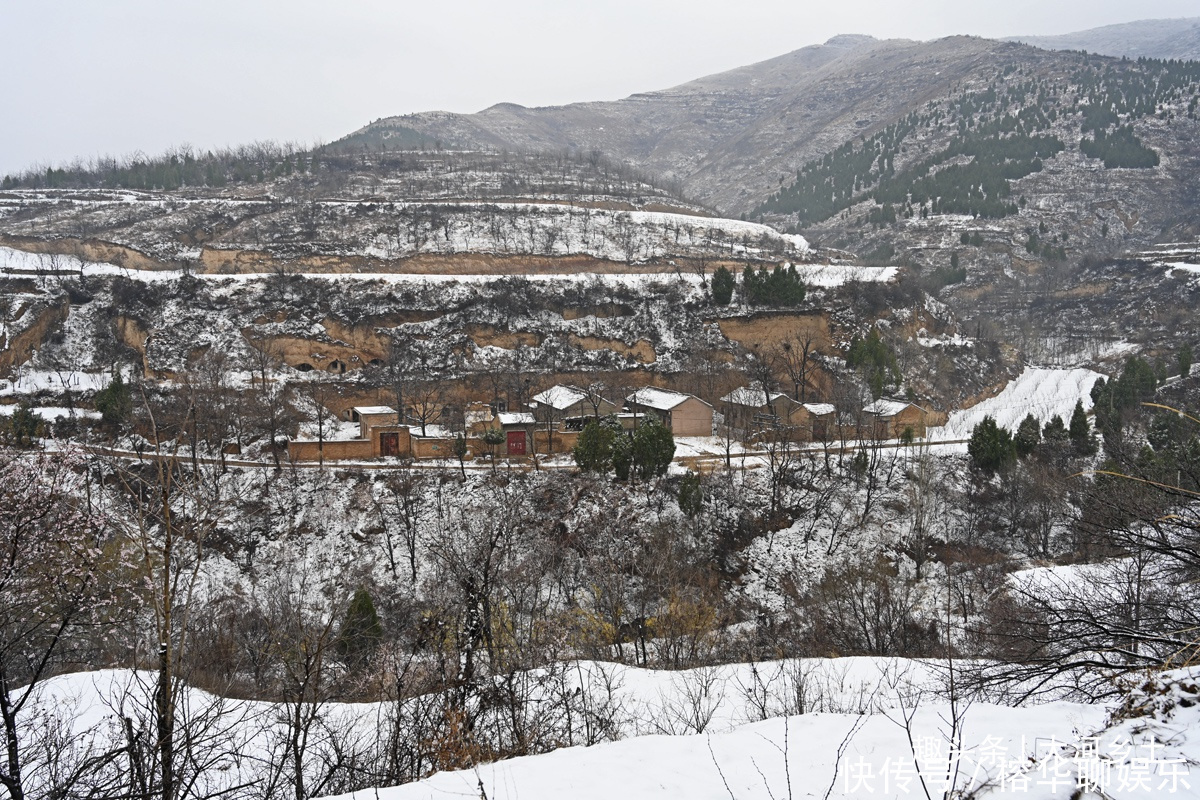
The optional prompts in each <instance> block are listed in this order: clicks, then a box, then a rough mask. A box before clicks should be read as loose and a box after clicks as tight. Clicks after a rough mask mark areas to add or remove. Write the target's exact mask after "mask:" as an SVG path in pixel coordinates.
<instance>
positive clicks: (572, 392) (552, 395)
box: [531, 384, 588, 411]
mask: <svg viewBox="0 0 1200 800" xmlns="http://www.w3.org/2000/svg"><path fill="white" fill-rule="evenodd" d="M587 397H588V393H587V392H585V391H584V390H583V389H580V388H578V387H576V386H565V385H563V384H558V385H556V386H551V387H550V388H549V389H547V390H546V391H544V392H541V393H540V394H535V395H534V396H533V397H532V398H531V399H532V400H533V402H534V403H537V404H538V405H540V406H550V407H551V408H553V409H555V410H556V411H565V410H566V409H568V408H570V407H571V406H573V405H575V404H576V403H578V402H580V401H582V400H586V399H587Z"/></svg>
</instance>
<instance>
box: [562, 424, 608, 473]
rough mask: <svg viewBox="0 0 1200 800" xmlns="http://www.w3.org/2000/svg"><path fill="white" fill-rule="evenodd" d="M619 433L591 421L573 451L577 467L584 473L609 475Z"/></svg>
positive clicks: (584, 427) (585, 426) (584, 428)
mask: <svg viewBox="0 0 1200 800" xmlns="http://www.w3.org/2000/svg"><path fill="white" fill-rule="evenodd" d="M617 435H618V434H617V433H616V432H614V431H613V430H611V429H609V428H608V427H607V426H604V425H601V424H600V423H599V422H598V421H596V420H594V419H593V420H589V421H588V424H587V425H584V426H583V432H582V433H580V434H579V440H578V441H577V442H576V443H575V447H574V448H572V450H571V455H572V456H574V457H575V466H577V467H579V469H581V470H583V471H584V472H598V473H601V474H604V473H607V472H608V470H609V469H610V468H611V467H612V460H613V441H614V440H615V439H616V437H617Z"/></svg>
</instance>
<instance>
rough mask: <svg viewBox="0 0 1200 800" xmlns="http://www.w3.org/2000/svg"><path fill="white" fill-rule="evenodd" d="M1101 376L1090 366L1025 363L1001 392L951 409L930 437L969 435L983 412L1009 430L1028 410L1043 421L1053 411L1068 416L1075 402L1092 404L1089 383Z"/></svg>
mask: <svg viewBox="0 0 1200 800" xmlns="http://www.w3.org/2000/svg"><path fill="white" fill-rule="evenodd" d="M1103 377H1104V376H1103V375H1101V374H1100V373H1098V372H1093V371H1092V370H1090V369H1046V368H1043V367H1026V368H1025V371H1024V372H1022V373H1021V374H1020V376H1018V377H1017V379H1016V380H1014V381H1012V382H1011V383H1010V384H1008V385H1007V386H1006V387H1004V390H1003V391H1001V392H1000V394H998V395H996V396H995V397H992V398H990V399H988V400H984V401H983V402H981V403H978V404H976V405H974V406H972V407H970V408H966V409H963V410H962V411H955V412H953V413H951V414H950V419H949V421H948V422H947V423H946V424H945V425H944V426H943V427H941V428H937V429H933V430H931V431H930V438H931V439H934V440H945V439H968V438H970V436H971V431H972V430H974V428H975V426H976V425H978V424H979V423H980V422H981V421H983V418H984V417H985V416H990V417H992V418H993V419H995V420H996V424H997V425H999V426H1000V427H1002V428H1007V429H1008V430H1010V431H1015V430H1016V429H1017V426H1018V425H1020V424H1021V420H1023V419H1025V416H1026V415H1027V414H1033V416H1035V417H1036V418H1037V419H1038V420H1039V421H1041V422H1042V423H1043V424H1044V423H1046V422H1047V421H1049V419H1050V418H1051V417H1053V416H1054V415H1056V414H1057V415H1058V416H1060V417H1062V418H1063V420H1069V419H1070V418H1071V411H1072V410H1073V409H1074V408H1075V403H1077V402H1082V403H1083V407H1084V410H1087V409H1089V408H1091V407H1092V398H1091V391H1092V386H1093V384H1095V383H1096V381H1097V380H1098V379H1100V378H1103Z"/></svg>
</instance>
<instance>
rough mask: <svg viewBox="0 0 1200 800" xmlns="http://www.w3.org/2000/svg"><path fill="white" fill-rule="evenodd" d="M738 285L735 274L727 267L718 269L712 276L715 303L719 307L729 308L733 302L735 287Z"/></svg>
mask: <svg viewBox="0 0 1200 800" xmlns="http://www.w3.org/2000/svg"><path fill="white" fill-rule="evenodd" d="M735 284H736V281H735V280H734V277H733V273H732V272H730V271H729V269H728V268H727V267H724V266H721V267H717V269H716V271H715V272H713V276H712V296H713V302H714V303H716V304H717V305H719V306H727V305H729V304H730V303H731V302H732V301H733V287H734V285H735Z"/></svg>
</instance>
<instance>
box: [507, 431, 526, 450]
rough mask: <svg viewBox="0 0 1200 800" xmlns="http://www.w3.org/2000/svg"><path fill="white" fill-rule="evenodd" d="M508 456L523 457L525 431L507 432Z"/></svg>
mask: <svg viewBox="0 0 1200 800" xmlns="http://www.w3.org/2000/svg"><path fill="white" fill-rule="evenodd" d="M508 454H509V455H510V456H523V455H525V431H509V432H508Z"/></svg>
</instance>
